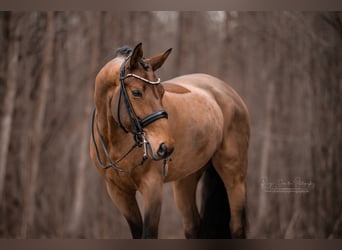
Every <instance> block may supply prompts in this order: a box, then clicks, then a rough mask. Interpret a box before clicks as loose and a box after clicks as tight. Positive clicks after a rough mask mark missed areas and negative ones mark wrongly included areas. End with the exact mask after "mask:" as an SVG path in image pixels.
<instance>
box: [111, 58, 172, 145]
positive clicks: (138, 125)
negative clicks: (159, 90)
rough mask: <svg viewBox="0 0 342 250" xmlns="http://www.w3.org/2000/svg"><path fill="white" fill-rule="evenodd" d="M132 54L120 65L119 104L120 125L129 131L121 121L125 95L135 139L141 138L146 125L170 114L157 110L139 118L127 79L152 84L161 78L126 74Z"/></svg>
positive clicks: (156, 83) (157, 82)
mask: <svg viewBox="0 0 342 250" xmlns="http://www.w3.org/2000/svg"><path fill="white" fill-rule="evenodd" d="M129 58H130V55H129V56H127V57H126V59H125V61H124V62H123V63H122V64H121V67H120V96H119V105H118V113H117V114H118V121H119V124H120V127H121V128H122V129H123V130H124V131H125V132H126V133H128V132H129V131H128V129H127V128H125V126H123V124H122V122H121V115H120V103H121V98H122V97H123V99H124V102H125V105H126V108H127V111H128V115H129V117H130V120H131V124H132V127H133V133H134V138H135V140H136V141H137V140H139V138H140V137H141V135H142V134H144V128H145V127H146V126H148V125H149V124H151V123H152V122H155V121H156V120H159V119H161V118H168V114H167V112H166V111H165V110H159V111H156V112H154V113H152V114H150V115H148V116H146V117H145V118H143V119H139V118H138V116H137V115H136V114H135V112H134V109H133V106H132V103H131V101H130V100H129V98H128V94H127V90H126V87H125V79H127V78H129V77H134V78H137V79H139V80H141V81H143V82H145V83H148V84H150V85H158V84H160V78H158V79H157V81H150V80H148V79H145V78H143V77H141V76H138V75H135V74H127V75H126V74H125V66H126V62H127V61H128V60H129Z"/></svg>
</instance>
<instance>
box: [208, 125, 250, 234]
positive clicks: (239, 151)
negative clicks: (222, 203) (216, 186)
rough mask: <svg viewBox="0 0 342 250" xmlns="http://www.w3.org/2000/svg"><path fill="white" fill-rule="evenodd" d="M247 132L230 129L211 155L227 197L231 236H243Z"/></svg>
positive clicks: (244, 224)
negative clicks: (217, 148) (215, 151)
mask: <svg viewBox="0 0 342 250" xmlns="http://www.w3.org/2000/svg"><path fill="white" fill-rule="evenodd" d="M247 148H248V133H244V134H241V133H240V134H239V133H234V132H232V131H230V133H229V135H227V136H226V137H225V139H224V141H223V143H222V146H221V148H220V149H219V150H218V151H217V153H216V154H215V155H214V157H213V165H214V167H215V169H216V171H217V172H218V174H219V175H220V177H221V179H222V181H223V183H224V185H225V187H226V190H227V193H228V199H229V206H230V213H231V220H230V230H231V234H232V237H233V238H245V237H246V235H245V234H246V233H245V226H246V218H245V216H246V215H245V206H246V204H245V203H246V188H245V184H246V183H245V181H246V169H247Z"/></svg>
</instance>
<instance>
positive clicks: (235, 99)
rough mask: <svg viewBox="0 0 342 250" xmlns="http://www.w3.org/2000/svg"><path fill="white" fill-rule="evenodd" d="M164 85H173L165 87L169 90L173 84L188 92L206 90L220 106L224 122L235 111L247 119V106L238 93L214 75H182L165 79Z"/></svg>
mask: <svg viewBox="0 0 342 250" xmlns="http://www.w3.org/2000/svg"><path fill="white" fill-rule="evenodd" d="M165 85H170V86H171V85H174V87H166V89H170V91H172V89H175V88H176V87H175V86H181V87H183V88H184V89H185V90H188V91H189V92H191V91H205V92H207V93H208V94H209V95H210V96H211V97H212V98H214V99H215V101H216V102H217V104H218V105H219V106H220V108H221V110H222V112H223V114H224V116H225V119H226V122H228V121H227V119H230V118H232V117H231V116H232V115H233V114H237V113H238V114H239V115H241V116H245V118H246V119H247V120H249V114H248V110H247V107H246V105H245V103H244V102H243V100H242V98H241V97H240V96H239V94H238V93H237V92H236V91H235V90H234V89H233V88H232V87H231V86H230V85H229V84H227V83H225V82H224V81H222V80H220V79H218V78H216V77H214V76H211V75H207V74H200V73H197V74H189V75H183V76H179V77H176V78H173V79H170V80H168V81H166V82H165ZM183 92H184V93H186V92H187V91H183Z"/></svg>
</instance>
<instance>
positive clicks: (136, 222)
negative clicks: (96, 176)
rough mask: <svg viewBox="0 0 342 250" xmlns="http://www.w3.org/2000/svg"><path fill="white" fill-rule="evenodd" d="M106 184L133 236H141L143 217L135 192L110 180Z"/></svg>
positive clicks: (137, 237)
mask: <svg viewBox="0 0 342 250" xmlns="http://www.w3.org/2000/svg"><path fill="white" fill-rule="evenodd" d="M106 186H107V191H108V193H109V196H110V198H111V199H112V201H113V202H114V204H115V205H116V206H117V208H118V209H119V210H120V212H121V214H122V215H123V216H124V217H125V218H126V220H127V222H128V225H129V227H130V230H131V233H132V237H133V238H134V239H139V238H141V236H142V218H141V213H140V210H139V206H138V203H137V201H136V198H135V192H125V191H123V190H122V189H119V188H118V187H117V186H116V185H114V184H113V183H110V182H106Z"/></svg>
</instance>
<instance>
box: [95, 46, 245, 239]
mask: <svg viewBox="0 0 342 250" xmlns="http://www.w3.org/2000/svg"><path fill="white" fill-rule="evenodd" d="M170 52H171V49H169V50H167V51H166V52H165V53H161V54H159V55H157V56H155V57H152V58H149V59H145V58H144V57H143V50H142V46H141V43H140V44H138V45H137V46H136V47H135V48H134V49H133V50H131V49H128V48H121V49H118V51H117V55H116V57H115V58H114V59H113V60H111V61H110V62H108V63H107V64H106V65H105V66H104V67H103V68H102V69H101V70H100V72H99V73H98V75H97V77H96V82H95V94H94V100H95V106H96V109H95V110H94V113H93V117H92V138H91V143H90V154H91V158H92V161H93V162H94V164H95V165H96V167H97V169H98V170H99V172H100V174H101V175H102V176H103V177H104V179H105V182H106V186H107V190H108V193H109V195H110V197H111V199H112V201H113V202H114V203H115V204H116V206H117V207H118V209H119V210H120V212H121V213H122V214H123V216H124V217H125V218H126V220H127V222H128V224H129V226H130V229H131V232H132V236H133V238H157V237H158V225H159V219H160V213H161V202H162V188H163V184H164V183H165V182H171V181H172V182H173V191H174V199H175V202H176V205H177V207H178V209H179V210H180V212H181V214H182V217H183V226H184V230H185V236H186V237H187V238H226V237H227V238H228V237H230V236H231V237H233V238H236V237H245V221H246V220H245V203H246V200H245V199H246V189H245V181H246V169H247V151H248V141H249V115H248V111H247V108H246V105H245V104H244V102H243V101H242V99H241V98H240V97H239V96H238V94H237V93H236V92H235V91H234V90H233V89H232V88H231V87H229V86H228V84H226V83H225V82H223V81H221V80H219V79H217V78H215V77H213V76H209V75H205V74H192V75H185V76H181V77H177V78H174V79H171V80H169V81H166V82H163V83H160V79H159V78H156V76H155V73H154V72H155V71H156V70H157V69H158V68H160V67H161V66H162V65H163V63H164V62H165V60H166V59H167V57H168V56H169V54H170ZM203 173H205V175H204V177H203V178H204V181H203V188H202V189H203V198H202V207H201V212H199V211H198V208H197V206H196V188H197V184H198V182H199V180H200V177H201V176H202V175H203ZM137 191H139V192H140V193H141V195H142V197H143V208H144V209H143V210H144V214H143V217H142V215H141V212H140V210H139V207H138V204H137V201H136V192H137ZM228 200H229V203H228Z"/></svg>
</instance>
